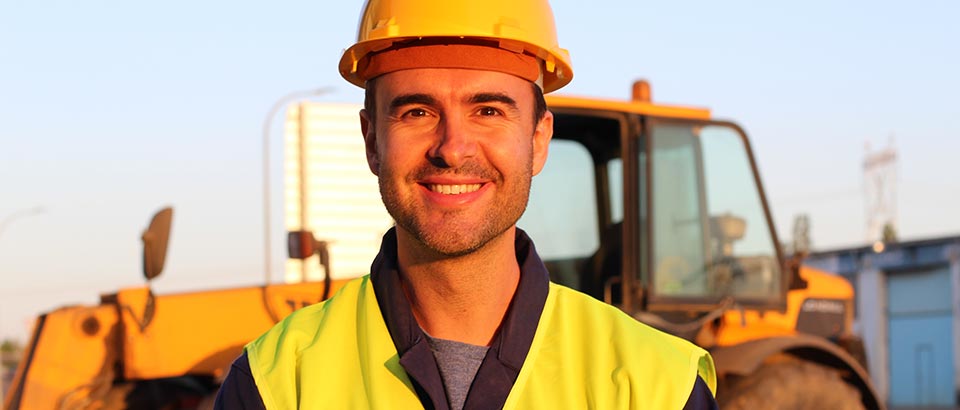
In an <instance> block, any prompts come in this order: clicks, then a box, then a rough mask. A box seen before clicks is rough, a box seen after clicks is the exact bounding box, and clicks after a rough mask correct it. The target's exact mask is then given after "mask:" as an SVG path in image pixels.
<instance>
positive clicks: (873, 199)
mask: <svg viewBox="0 0 960 410" xmlns="http://www.w3.org/2000/svg"><path fill="white" fill-rule="evenodd" d="M865 151H866V155H865V159H864V161H863V188H864V192H863V194H864V197H863V199H864V207H865V208H864V211H865V215H866V221H867V225H866V237H865V239H866V241H867V242H868V243H874V242H878V241H882V240H883V238H884V228H888V229H891V228H892V231H891V232H897V231H898V230H899V229H898V228H899V226H898V221H897V150H896V149H895V148H894V147H893V138H892V137H891V139H890V143H889V146H888V147H887V148H884V149H882V150H879V151H872V150H871V149H870V144H869V143H867V144H866V146H865Z"/></svg>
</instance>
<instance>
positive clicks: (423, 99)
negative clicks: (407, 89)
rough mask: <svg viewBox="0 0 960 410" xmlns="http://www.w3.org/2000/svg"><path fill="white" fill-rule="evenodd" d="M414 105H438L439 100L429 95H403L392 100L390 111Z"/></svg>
mask: <svg viewBox="0 0 960 410" xmlns="http://www.w3.org/2000/svg"><path fill="white" fill-rule="evenodd" d="M414 104H423V105H436V104H437V100H436V99H435V98H433V97H431V96H429V95H427V94H402V95H398V96H396V97H394V98H393V99H392V100H390V111H393V110H396V109H397V108H400V107H404V106H407V105H414Z"/></svg>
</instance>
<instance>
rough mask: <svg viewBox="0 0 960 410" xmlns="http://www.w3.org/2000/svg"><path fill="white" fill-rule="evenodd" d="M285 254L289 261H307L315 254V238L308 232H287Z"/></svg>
mask: <svg viewBox="0 0 960 410" xmlns="http://www.w3.org/2000/svg"><path fill="white" fill-rule="evenodd" d="M287 253H288V254H289V255H290V258H291V259H300V260H304V259H307V258H309V257H311V256H313V255H314V254H315V253H317V238H316V237H314V236H313V232H310V231H292V232H287Z"/></svg>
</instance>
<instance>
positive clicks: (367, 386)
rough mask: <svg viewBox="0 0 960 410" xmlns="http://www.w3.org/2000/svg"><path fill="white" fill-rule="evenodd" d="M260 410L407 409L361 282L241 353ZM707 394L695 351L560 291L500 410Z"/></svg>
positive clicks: (705, 363) (410, 395) (399, 372)
mask: <svg viewBox="0 0 960 410" xmlns="http://www.w3.org/2000/svg"><path fill="white" fill-rule="evenodd" d="M246 353H247V357H248V359H249V361H250V371H251V373H252V374H253V378H254V381H255V382H256V385H257V388H258V390H259V391H260V396H261V397H262V398H263V402H264V404H265V405H266V408H267V409H268V410H274V409H321V408H324V409H326V408H344V409H361V408H362V409H417V408H422V407H423V406H422V405H421V404H420V400H419V398H418V397H417V393H416V391H415V390H414V388H413V384H412V383H411V382H410V379H409V377H408V376H407V374H406V372H404V370H403V367H402V366H401V365H400V361H399V355H398V354H397V350H396V347H394V344H393V340H392V339H391V337H390V334H389V332H388V331H387V327H386V324H385V323H384V321H383V316H382V315H381V313H380V307H379V305H378V303H377V299H376V296H375V295H374V291H373V284H372V283H371V282H370V278H369V275H368V276H365V277H362V278H358V279H356V280H353V281H351V282H349V283H348V284H347V285H346V286H344V287H343V288H342V289H341V290H340V291H339V292H338V293H337V295H335V296H334V297H333V298H331V299H330V300H328V301H326V302H324V303H322V304H317V305H313V306H310V307H307V308H304V309H301V310H299V311H297V312H295V313H293V314H291V315H290V316H288V317H287V318H286V319H284V320H283V321H282V322H280V323H278V324H277V325H276V326H275V327H273V328H272V329H271V330H269V331H268V332H267V333H265V334H264V335H263V336H261V337H260V338H259V339H257V340H255V341H253V342H251V343H250V344H248V345H247V346H246ZM698 374H699V375H700V377H702V378H703V380H704V381H705V382H706V383H707V385H708V386H709V387H710V390H711V391H716V387H715V386H716V374H715V371H714V367H713V360H712V359H711V358H710V356H709V354H708V353H707V352H706V351H704V350H703V349H701V348H699V347H697V346H695V345H693V344H691V343H689V342H687V341H685V340H683V339H680V338H677V337H674V336H671V335H668V334H665V333H662V332H660V331H658V330H655V329H653V328H650V327H648V326H646V325H644V324H642V323H640V322H637V321H636V320H634V319H633V318H631V317H629V316H628V315H626V314H624V313H623V312H621V311H620V310H618V309H616V308H614V307H612V306H609V305H607V304H605V303H602V302H599V301H597V300H595V299H593V298H591V297H589V296H586V295H584V294H581V293H579V292H576V291H573V290H570V289H568V288H565V287H563V286H560V285H556V284H553V283H551V284H550V291H549V293H548V295H547V300H546V303H545V305H544V308H543V313H542V315H541V317H540V323H539V325H538V328H537V332H536V335H535V336H534V338H533V342H532V344H531V346H530V350H529V352H528V354H527V357H526V359H525V361H524V363H523V368H522V369H521V370H520V374H519V375H518V377H517V380H516V382H515V383H514V385H513V389H512V390H511V391H510V395H509V396H508V397H507V401H506V403H505V404H504V408H505V409H533V408H545V409H564V408H569V409H588V408H589V409H627V408H629V409H680V408H682V407H683V405H684V404H685V403H686V401H687V399H688V398H689V396H690V392H691V391H692V390H693V385H694V383H695V381H696V377H697V375H698Z"/></svg>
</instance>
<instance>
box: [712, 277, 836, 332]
mask: <svg viewBox="0 0 960 410" xmlns="http://www.w3.org/2000/svg"><path fill="white" fill-rule="evenodd" d="M800 277H801V278H802V279H803V280H805V281H806V283H807V287H806V288H805V289H796V290H791V291H789V292H787V309H786V311H785V312H776V311H764V312H759V311H756V310H738V309H731V310H729V311H727V312H726V313H724V315H723V320H722V323H723V324H722V326H721V328H720V329H719V332H718V333H717V336H716V343H717V345H718V346H732V345H736V344H740V343H744V342H749V341H752V340H758V339H763V338H768V337H778V336H792V335H795V334H797V333H798V330H797V324H798V323H797V322H798V318H799V317H801V314H802V312H801V311H802V310H803V309H804V305H805V303H808V302H810V301H814V302H816V303H819V305H820V306H823V305H824V304H827V303H832V304H830V305H827V307H826V308H827V309H831V308H832V307H833V306H839V305H842V306H843V310H842V315H843V322H844V323H845V324H846V326H844V328H843V329H850V324H851V323H852V322H853V287H852V286H851V285H850V283H849V282H847V281H846V279H843V278H841V277H839V276H836V275H832V274H829V273H826V272H823V271H820V270H817V269H813V268H810V267H806V266H803V267H801V268H800ZM811 303H812V302H811ZM810 306H811V305H809V304H808V305H807V308H808V309H810V308H811V307H810ZM834 310H835V311H836V309H834ZM838 312H839V311H838ZM840 330H841V329H838V331H840Z"/></svg>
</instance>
